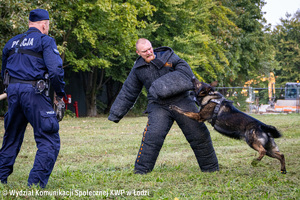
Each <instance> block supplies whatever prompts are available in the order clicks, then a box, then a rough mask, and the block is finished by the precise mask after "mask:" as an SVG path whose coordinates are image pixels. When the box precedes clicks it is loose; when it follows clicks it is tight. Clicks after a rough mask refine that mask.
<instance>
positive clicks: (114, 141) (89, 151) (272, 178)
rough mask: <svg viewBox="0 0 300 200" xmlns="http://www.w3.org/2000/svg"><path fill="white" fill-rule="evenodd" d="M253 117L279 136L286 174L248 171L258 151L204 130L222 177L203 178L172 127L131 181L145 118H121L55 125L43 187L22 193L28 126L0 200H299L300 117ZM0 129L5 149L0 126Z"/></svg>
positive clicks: (264, 168)
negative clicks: (53, 155) (147, 167)
mask: <svg viewBox="0 0 300 200" xmlns="http://www.w3.org/2000/svg"><path fill="white" fill-rule="evenodd" d="M254 117H256V118H258V119H259V120H261V121H263V122H265V123H266V124H271V125H274V126H276V127H277V128H278V129H279V130H280V131H281V132H282V134H283V137H282V138H279V139H276V140H275V141H276V143H277V144H278V146H279V148H280V150H281V152H283V153H284V154H285V158H286V163H287V174H285V175H283V174H281V173H280V163H279V161H278V160H275V159H273V158H269V157H265V158H264V159H263V160H262V161H261V162H260V163H259V164H258V165H257V166H256V167H253V166H252V165H251V162H252V160H253V159H254V158H256V157H257V156H258V154H257V152H256V151H254V150H253V149H251V148H250V147H249V146H248V145H247V144H246V143H245V142H244V141H238V140H233V139H230V138H226V137H224V136H222V135H220V134H219V133H217V132H215V131H214V130H212V128H211V126H210V125H209V124H208V125H207V126H208V127H209V129H210V131H211V136H212V140H213V144H214V147H215V150H216V153H217V156H218V159H219V164H220V171H219V172H216V173H202V172H201V171H200V170H199V167H198V164H197V162H196V159H195V156H194V154H193V152H192V150H191V148H190V147H189V144H188V143H187V141H186V140H185V138H184V136H183V134H182V132H181V131H180V129H179V128H178V126H177V125H176V124H174V126H173V127H172V129H171V131H170V133H169V134H168V136H167V138H166V140H165V143H164V146H163V148H162V150H161V152H160V155H159V157H158V160H157V163H156V166H155V168H154V170H153V172H151V173H149V174H147V175H135V174H134V173H133V168H134V161H135V159H136V155H137V151H138V148H139V146H140V142H141V139H142V132H143V129H144V127H145V125H146V122H147V118H146V117H125V118H124V119H123V120H121V121H120V122H119V123H118V124H115V123H113V122H110V121H108V120H107V118H106V117H99V118H65V119H64V120H63V121H62V122H61V123H60V136H61V151H60V154H59V157H58V160H57V162H56V165H55V168H54V170H53V173H52V175H51V177H50V179H49V182H48V185H47V187H46V188H45V189H44V190H42V189H40V188H37V187H33V188H28V187H27V179H28V174H29V172H30V169H31V168H32V165H33V161H34V156H35V152H36V146H35V141H34V138H33V133H32V132H33V130H32V128H31V127H30V126H28V128H27V131H26V135H25V139H24V142H23V146H22V149H21V152H20V154H19V156H18V158H17V160H16V163H15V166H14V172H13V174H12V175H11V176H10V177H9V179H8V184H7V185H3V184H0V193H1V194H0V199H15V198H16V194H14V195H9V194H8V195H7V196H4V195H3V193H5V192H8V193H9V192H13V191H17V192H20V191H22V192H23V193H22V194H21V196H19V197H18V198H19V199H299V198H300V191H299V182H300V180H299V179H300V175H299V166H300V165H299V160H300V159H299V157H300V152H299V147H300V142H299V141H300V115H299V114H289V115H254ZM0 129H1V130H2V131H1V135H0V142H1V143H2V137H3V133H4V130H3V121H2V122H1V125H0ZM31 191H33V193H30V192H31ZM123 191H124V192H125V193H123V194H121V193H122V192H123ZM47 192H49V193H47ZM55 192H56V193H57V195H55ZM59 192H60V193H59ZM96 192H99V194H95V193H96ZM106 192H107V193H106ZM130 192H133V193H131V194H129V193H130ZM134 192H135V193H134ZM26 193H27V195H26ZM88 193H90V194H91V195H88ZM68 194H69V195H68ZM80 195H81V196H80Z"/></svg>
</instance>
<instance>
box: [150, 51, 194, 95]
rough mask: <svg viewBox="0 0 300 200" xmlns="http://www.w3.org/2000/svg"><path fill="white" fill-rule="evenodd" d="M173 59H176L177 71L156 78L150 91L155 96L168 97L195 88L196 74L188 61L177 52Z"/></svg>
mask: <svg viewBox="0 0 300 200" xmlns="http://www.w3.org/2000/svg"><path fill="white" fill-rule="evenodd" d="M173 59H174V60H176V61H175V62H173V64H174V69H175V71H173V72H169V73H167V74H165V75H163V76H161V77H160V78H158V79H156V80H155V81H154V82H153V83H152V84H151V87H150V88H149V93H150V94H151V95H152V96H153V97H154V98H160V99H166V98H169V97H172V96H174V95H177V94H180V93H182V92H185V91H188V90H192V89H193V88H194V86H193V83H192V77H193V76H194V74H193V72H192V70H191V68H190V66H189V65H188V63H187V62H186V61H184V60H182V59H180V58H179V57H178V56H177V55H176V54H175V55H174V57H173Z"/></svg>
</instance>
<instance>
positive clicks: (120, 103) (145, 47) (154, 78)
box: [108, 38, 219, 174]
mask: <svg viewBox="0 0 300 200" xmlns="http://www.w3.org/2000/svg"><path fill="white" fill-rule="evenodd" d="M136 53H137V54H138V55H139V58H138V59H137V60H136V62H135V64H134V66H133V68H132V70H131V72H130V74H129V75H128V77H127V79H126V81H125V82H124V84H123V86H122V89H121V91H120V93H119V94H118V96H117V98H116V100H115V102H114V103H113V105H112V107H111V110H110V115H109V117H108V119H109V120H111V121H113V122H116V123H117V122H119V121H120V120H121V119H122V117H123V116H124V115H125V114H126V113H127V112H128V111H129V109H130V108H131V107H132V106H133V105H134V103H135V101H136V99H137V98H138V96H139V94H140V92H141V90H142V87H143V86H145V88H146V90H147V93H148V95H147V98H148V106H147V110H146V111H147V113H148V123H147V126H146V128H145V130H144V132H143V138H142V142H141V146H140V149H139V151H138V155H137V158H136V161H135V168H134V171H135V173H137V174H145V173H148V172H150V171H152V169H153V168H154V165H155V162H156V159H157V157H158V154H159V152H160V149H161V147H162V145H163V142H164V139H165V137H166V135H167V134H168V132H169V130H170V129H171V126H172V125H173V123H174V121H176V122H177V124H178V125H179V127H180V128H181V130H182V131H183V133H184V135H185V137H186V139H187V141H188V142H189V144H190V146H191V148H192V149H193V151H194V154H195V156H196V159H197V161H198V164H199V166H200V169H201V170H202V171H203V172H212V171H217V170H218V169H219V166H218V160H217V157H216V154H215V151H214V148H213V145H212V141H211V138H210V133H209V131H208V129H207V127H206V126H205V124H204V123H198V122H197V121H195V120H192V119H190V118H188V117H186V116H184V115H181V114H179V113H177V112H176V111H173V110H171V109H170V108H169V106H170V105H177V106H178V107H180V108H182V109H184V110H189V111H191V112H198V109H197V107H196V105H195V102H194V101H193V100H192V98H190V93H189V90H191V89H192V88H193V85H192V82H191V79H192V77H193V72H192V70H191V68H190V66H189V65H188V64H187V63H186V62H185V61H184V60H182V59H180V58H179V57H178V56H177V55H176V54H175V53H174V51H173V50H172V49H171V48H169V47H160V48H157V49H155V50H153V48H152V45H151V43H150V41H149V40H147V39H145V38H140V39H139V40H138V41H137V43H136Z"/></svg>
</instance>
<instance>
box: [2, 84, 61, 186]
mask: <svg viewBox="0 0 300 200" xmlns="http://www.w3.org/2000/svg"><path fill="white" fill-rule="evenodd" d="M7 94H8V112H7V113H6V114H5V118H4V127H5V134H4V137H3V144H2V148H1V149H0V180H1V182H2V183H6V182H7V177H8V176H9V175H10V174H11V173H12V172H13V165H14V163H15V159H16V157H17V155H18V153H19V151H20V149H21V145H22V142H23V138H24V132H25V130H26V127H27V124H28V122H29V123H30V124H31V125H32V127H33V131H34V138H35V141H36V146H37V152H36V156H35V161H34V164H33V168H32V170H31V172H30V174H29V178H28V185H29V186H31V185H32V184H35V185H37V184H39V185H40V187H42V188H44V187H45V186H46V184H47V182H48V179H49V176H50V174H51V172H52V170H53V167H54V164H55V162H56V158H57V156H58V152H59V149H60V138H59V134H58V130H59V124H58V121H57V119H56V114H55V112H54V110H53V108H52V105H51V100H50V98H49V97H46V96H45V95H44V94H39V93H36V92H35V88H34V87H33V86H32V85H31V84H21V83H14V84H9V86H8V88H7ZM32 150H33V149H32ZM28 153H29V152H28Z"/></svg>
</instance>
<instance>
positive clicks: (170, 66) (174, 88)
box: [108, 47, 193, 121]
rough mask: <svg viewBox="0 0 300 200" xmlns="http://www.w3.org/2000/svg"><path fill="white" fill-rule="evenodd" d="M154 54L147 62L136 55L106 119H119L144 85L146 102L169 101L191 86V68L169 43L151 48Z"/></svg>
mask: <svg viewBox="0 0 300 200" xmlns="http://www.w3.org/2000/svg"><path fill="white" fill-rule="evenodd" d="M154 54H155V55H156V58H155V59H154V60H152V61H151V62H150V63H147V62H145V60H144V59H143V58H142V57H139V58H138V59H137V60H136V62H135V64H134V66H133V68H132V70H131V72H130V74H129V75H128V77H127V79H126V81H125V82H124V84H123V86H122V89H121V91H120V93H119V94H118V96H117V98H116V100H115V102H114V103H113V105H112V107H111V110H110V116H109V118H108V119H109V120H111V121H119V120H120V119H121V118H122V117H123V116H124V115H125V114H126V113H127V112H128V111H129V109H130V108H131V107H132V106H133V105H134V103H135V101H136V99H137V98H138V96H139V94H140V92H141V90H142V88H143V86H145V88H146V90H147V98H148V103H151V102H157V103H160V104H168V103H170V102H172V101H176V100H177V99H179V98H183V97H186V96H187V95H188V92H187V91H188V90H190V89H192V88H193V85H192V82H191V79H192V77H193V72H192V70H191V68H190V66H189V65H188V64H187V62H185V61H184V60H182V59H181V58H179V57H178V56H177V55H176V54H175V53H174V51H173V50H172V49H171V48H169V47H160V48H157V49H154Z"/></svg>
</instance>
